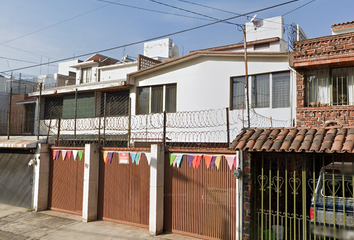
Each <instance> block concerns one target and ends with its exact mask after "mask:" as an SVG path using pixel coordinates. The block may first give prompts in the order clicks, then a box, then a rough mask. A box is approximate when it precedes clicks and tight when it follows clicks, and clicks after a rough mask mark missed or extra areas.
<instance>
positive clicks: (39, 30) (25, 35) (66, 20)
mask: <svg viewBox="0 0 354 240" xmlns="http://www.w3.org/2000/svg"><path fill="white" fill-rule="evenodd" d="M118 1H119V0H118ZM109 5H110V4H106V5H104V6H101V7H98V8H95V9H92V10H90V11H87V12H84V13H81V14H79V15H76V16H74V17H71V18H68V19H65V20H62V21H60V22H57V23H54V24H52V25H49V26H46V27H44V28H41V29H38V30H35V31H33V32H30V33H27V34H24V35H22V36H18V37H16V38H13V39H10V40H7V41H5V42H2V43H0V45H2V46H4V47H8V48H12V49H15V50H18V51H22V52H26V53H30V54H34V55H37V56H40V57H46V58H52V57H47V56H42V55H40V54H37V53H33V52H29V51H26V50H23V49H20V48H16V47H12V46H8V45H5V44H6V43H9V42H12V41H15V40H17V39H20V38H24V37H27V36H29V35H32V34H35V33H38V32H41V31H43V30H46V29H48V28H51V27H54V26H57V25H59V24H62V23H64V22H68V21H70V20H73V19H75V18H78V17H81V16H83V15H86V14H88V13H91V12H94V11H97V10H99V9H101V8H104V7H107V6H109ZM52 59H53V58H52Z"/></svg>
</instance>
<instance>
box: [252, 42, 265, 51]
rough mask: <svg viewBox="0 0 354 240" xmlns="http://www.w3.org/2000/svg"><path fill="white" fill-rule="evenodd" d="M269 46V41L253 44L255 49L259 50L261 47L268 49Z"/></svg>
mask: <svg viewBox="0 0 354 240" xmlns="http://www.w3.org/2000/svg"><path fill="white" fill-rule="evenodd" d="M266 48H269V42H267V43H258V44H255V45H254V46H253V49H254V50H259V49H266Z"/></svg>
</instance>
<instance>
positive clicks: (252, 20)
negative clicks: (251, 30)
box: [250, 14, 257, 23]
mask: <svg viewBox="0 0 354 240" xmlns="http://www.w3.org/2000/svg"><path fill="white" fill-rule="evenodd" d="M256 17H257V14H256V15H254V16H253V18H252V19H251V21H250V22H251V23H253V22H254V20H255V19H256Z"/></svg>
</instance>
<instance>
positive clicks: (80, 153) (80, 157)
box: [77, 151, 84, 161]
mask: <svg viewBox="0 0 354 240" xmlns="http://www.w3.org/2000/svg"><path fill="white" fill-rule="evenodd" d="M83 153H84V151H79V152H78V153H77V155H79V160H80V161H81V160H82V155H83Z"/></svg>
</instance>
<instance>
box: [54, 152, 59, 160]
mask: <svg viewBox="0 0 354 240" xmlns="http://www.w3.org/2000/svg"><path fill="white" fill-rule="evenodd" d="M59 155H60V150H58V151H57V155H55V160H58V158H59Z"/></svg>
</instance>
